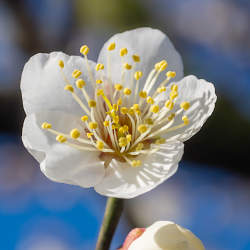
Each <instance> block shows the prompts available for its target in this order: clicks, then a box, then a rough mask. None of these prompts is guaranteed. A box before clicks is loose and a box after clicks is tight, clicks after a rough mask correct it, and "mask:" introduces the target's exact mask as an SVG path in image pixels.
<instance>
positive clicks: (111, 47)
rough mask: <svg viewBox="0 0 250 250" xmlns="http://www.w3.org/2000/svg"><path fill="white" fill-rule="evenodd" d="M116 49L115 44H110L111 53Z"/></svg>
mask: <svg viewBox="0 0 250 250" xmlns="http://www.w3.org/2000/svg"><path fill="white" fill-rule="evenodd" d="M114 49H115V43H111V44H109V46H108V50H109V51H111V50H114Z"/></svg>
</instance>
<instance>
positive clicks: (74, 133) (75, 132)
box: [70, 128, 80, 139]
mask: <svg viewBox="0 0 250 250" xmlns="http://www.w3.org/2000/svg"><path fill="white" fill-rule="evenodd" d="M70 136H71V137H72V138H73V139H77V138H78V137H79V136H80V131H79V130H78V129H77V128H75V129H72V130H71V131H70Z"/></svg>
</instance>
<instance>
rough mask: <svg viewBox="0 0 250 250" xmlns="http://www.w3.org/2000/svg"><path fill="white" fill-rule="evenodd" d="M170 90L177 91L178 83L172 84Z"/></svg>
mask: <svg viewBox="0 0 250 250" xmlns="http://www.w3.org/2000/svg"><path fill="white" fill-rule="evenodd" d="M171 90H172V91H176V92H177V91H178V85H176V84H173V85H172V86H171Z"/></svg>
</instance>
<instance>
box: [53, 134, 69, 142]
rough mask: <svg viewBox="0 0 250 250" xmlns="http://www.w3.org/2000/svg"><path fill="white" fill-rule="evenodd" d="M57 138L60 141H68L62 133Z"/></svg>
mask: <svg viewBox="0 0 250 250" xmlns="http://www.w3.org/2000/svg"><path fill="white" fill-rule="evenodd" d="M56 140H57V141H59V142H60V143H64V142H66V141H67V138H66V137H65V136H63V135H61V134H59V135H58V136H57V137H56Z"/></svg>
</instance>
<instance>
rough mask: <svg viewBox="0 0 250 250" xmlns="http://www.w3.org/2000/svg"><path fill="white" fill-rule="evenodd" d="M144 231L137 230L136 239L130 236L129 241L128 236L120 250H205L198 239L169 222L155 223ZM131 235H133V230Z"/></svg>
mask: <svg viewBox="0 0 250 250" xmlns="http://www.w3.org/2000/svg"><path fill="white" fill-rule="evenodd" d="M144 230H145V231H144ZM144 230H143V231H142V230H140V229H138V230H137V234H138V237H135V236H134V235H131V239H129V235H128V237H127V239H126V241H127V242H126V241H125V242H124V246H123V248H121V249H122V250H142V249H143V250H205V248H204V246H203V244H202V242H201V241H200V239H198V238H197V237H196V236H195V235H194V234H193V233H192V232H191V231H189V230H188V229H185V228H183V227H181V226H179V225H177V224H175V223H174V222H171V221H157V222H155V223H154V224H153V225H151V226H150V227H148V228H146V229H144ZM140 231H142V232H140ZM131 233H133V230H132V231H131ZM133 238H134V239H133Z"/></svg>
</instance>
